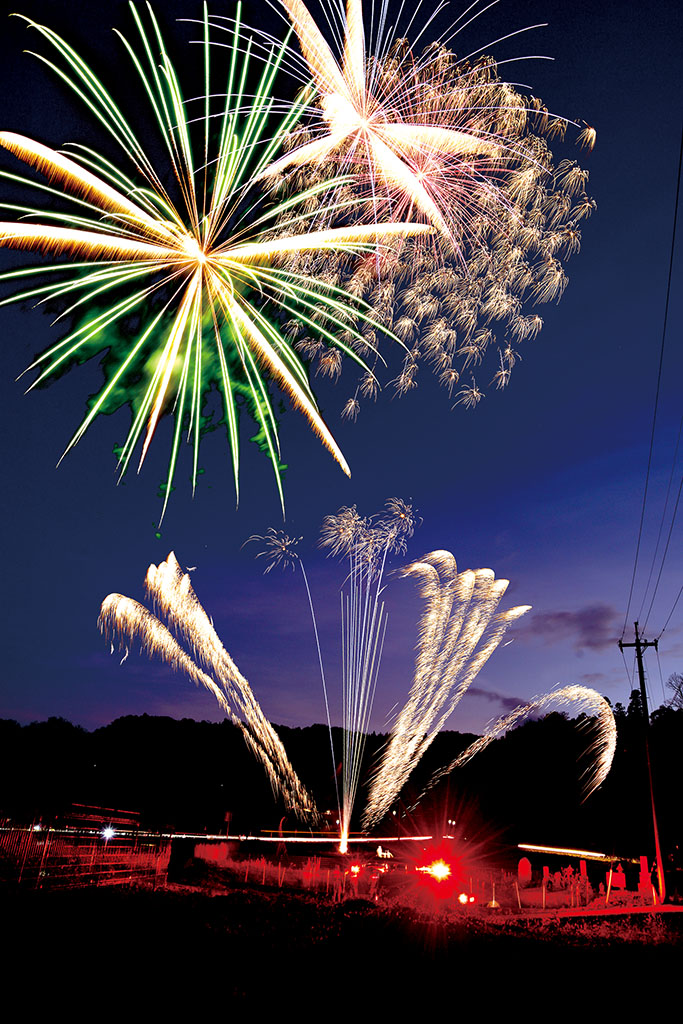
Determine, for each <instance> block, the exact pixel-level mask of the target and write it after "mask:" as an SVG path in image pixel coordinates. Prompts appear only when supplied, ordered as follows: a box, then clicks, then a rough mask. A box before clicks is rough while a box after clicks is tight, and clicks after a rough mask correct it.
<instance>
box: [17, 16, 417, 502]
mask: <svg viewBox="0 0 683 1024" xmlns="http://www.w3.org/2000/svg"><path fill="white" fill-rule="evenodd" d="M148 15H149V19H150V24H151V31H147V30H146V29H145V27H144V25H143V23H142V21H141V18H140V16H139V15H138V13H137V12H136V11H135V8H133V16H134V18H135V23H136V28H137V31H138V35H139V39H138V44H137V49H136V46H135V45H133V44H132V43H131V42H129V41H128V40H127V39H126V38H125V37H123V36H120V38H121V40H122V42H123V45H124V47H125V49H126V51H127V55H128V56H129V58H130V59H131V61H132V66H133V68H134V73H135V75H136V76H137V77H138V78H139V80H140V82H141V84H142V86H143V90H144V93H145V96H146V99H147V101H149V104H150V105H151V111H152V114H153V117H154V122H155V124H156V127H157V128H158V131H159V136H160V139H161V143H162V146H163V150H164V152H165V154H166V157H167V158H168V167H167V168H159V169H156V168H155V167H154V165H153V162H152V160H151V158H150V157H149V155H148V153H147V151H146V149H145V147H144V146H143V144H142V142H141V141H140V139H139V137H138V136H137V135H136V133H135V131H134V129H133V127H132V126H131V125H130V124H129V123H128V121H127V120H126V119H125V118H124V115H123V114H122V112H121V109H120V108H119V106H118V105H117V103H116V102H115V100H114V99H113V98H112V96H111V95H110V94H109V92H108V91H107V90H106V88H105V87H104V85H103V84H102V83H101V81H100V79H99V78H98V76H97V75H96V74H95V73H94V71H93V70H92V69H91V68H90V67H89V66H88V65H87V64H86V63H85V62H84V61H83V60H82V59H81V58H80V57H79V56H78V54H76V53H75V51H74V50H73V49H72V48H71V47H70V46H69V44H68V43H67V42H65V40H63V39H62V38H61V37H60V36H59V35H57V34H56V33H55V32H53V31H52V30H51V29H49V28H47V27H46V26H43V25H39V24H37V23H35V22H32V21H29V20H28V19H26V20H27V21H28V24H29V25H30V27H31V28H32V29H34V30H35V31H36V32H37V33H39V35H40V36H41V37H42V38H43V39H44V40H46V41H47V42H48V43H49V44H50V45H51V47H52V48H53V52H56V56H55V57H54V61H53V60H50V59H47V58H42V57H41V59H42V60H44V62H45V63H46V64H47V65H48V66H49V67H51V68H52V69H53V70H54V71H55V72H56V73H57V74H58V75H59V77H60V78H61V80H62V81H63V82H65V83H66V85H67V86H69V87H70V88H71V89H73V90H74V91H75V92H76V94H77V95H78V96H79V98H80V99H81V100H82V101H84V102H85V104H86V105H87V106H88V107H89V109H90V111H91V112H92V113H93V114H94V115H95V116H96V118H97V119H98V120H99V122H100V124H101V125H102V126H103V127H104V128H105V129H106V132H107V133H108V134H109V136H110V137H111V138H112V139H113V140H114V142H115V143H116V144H117V146H118V147H119V149H120V150H122V152H123V155H124V157H125V160H126V166H127V167H128V168H129V170H130V173H131V174H132V177H131V176H129V174H128V173H127V172H126V171H125V170H124V169H122V168H119V167H116V166H114V165H113V164H112V163H111V162H110V161H108V160H107V159H106V158H105V157H103V156H102V155H101V154H99V153H97V152H95V151H94V150H93V149H92V148H90V147H89V146H83V145H80V146H76V147H72V148H74V149H75V152H73V153H71V152H70V153H69V155H68V156H67V155H65V154H63V153H59V152H57V151H55V150H53V149H51V148H50V147H48V146H45V145H42V144H40V143H38V142H35V141H34V140H32V139H28V138H25V137H24V136H21V135H18V134H16V133H11V132H2V133H0V145H1V146H2V147H4V148H5V149H6V150H8V151H9V152H10V153H12V154H13V155H14V156H15V157H18V158H19V159H21V160H23V161H24V162H25V163H27V164H29V165H30V166H31V167H32V168H33V169H34V170H36V171H38V172H39V173H41V174H43V175H45V176H46V177H47V178H48V180H49V182H50V185H49V186H45V185H43V184H39V183H37V182H35V181H33V180H31V179H28V178H24V177H22V176H18V175H15V174H9V173H8V172H4V171H3V172H0V174H1V176H2V177H3V178H4V179H5V180H10V181H12V182H13V183H15V184H16V183H19V185H20V186H22V187H24V186H26V187H31V188H39V189H41V190H42V192H43V193H47V194H48V195H49V196H50V197H51V198H52V199H55V198H57V199H60V200H64V199H67V200H69V203H70V212H62V211H61V210H56V209H55V210H41V209H38V208H35V207H32V206H16V205H12V204H8V203H5V204H4V206H5V208H6V209H10V210H13V211H17V212H19V213H20V214H21V216H22V218H24V219H21V220H19V221H17V222H5V223H0V245H4V246H8V247H11V248H16V249H22V250H28V251H38V252H40V253H43V254H46V255H48V256H50V257H67V259H66V261H62V262H57V263H56V264H55V265H54V266H53V267H44V266H42V265H41V266H39V267H36V268H26V269H22V270H19V271H11V272H10V273H6V274H4V275H2V277H3V279H4V280H14V279H16V278H19V279H21V278H26V279H29V281H31V283H32V282H33V280H34V275H38V276H39V278H40V277H42V275H44V274H46V273H48V272H49V271H52V273H51V274H50V273H48V276H49V277H50V278H51V283H48V284H43V285H39V286H38V287H33V286H32V287H29V288H28V289H27V290H25V291H23V292H22V293H21V294H19V295H16V296H14V297H13V299H12V300H5V301H17V300H19V299H29V298H30V299H38V300H40V301H43V302H45V301H57V302H59V303H60V304H61V305H64V304H65V303H66V304H68V303H70V305H68V308H67V309H66V310H65V313H64V314H63V315H68V316H70V317H72V318H73V319H74V320H75V321H76V326H75V327H74V329H73V330H71V331H70V332H69V333H68V334H67V336H66V337H64V338H62V340H61V341H59V342H58V343H57V344H56V345H54V346H53V347H52V348H50V349H49V350H48V351H47V352H45V353H44V354H43V355H42V356H40V357H39V358H38V359H37V360H36V361H35V362H34V363H33V365H32V367H30V369H35V368H38V369H39V371H40V372H39V375H38V377H37V379H36V380H35V381H34V383H33V385H32V386H35V385H37V384H39V383H42V382H44V381H46V380H47V379H48V378H50V377H52V376H54V375H55V374H57V373H58V372H60V371H61V370H63V369H64V368H65V367H67V366H69V365H70V364H71V363H72V362H74V361H76V360H79V361H83V359H84V358H86V357H88V356H90V355H92V354H94V353H95V352H103V351H105V350H108V354H107V356H106V358H105V361H104V364H103V365H104V369H105V374H106V377H107V380H106V384H105V386H104V387H103V388H102V390H101V391H100V392H99V394H98V395H97V396H95V398H94V399H93V400H92V401H91V404H90V410H89V412H88V414H87V416H86V417H85V419H84V420H83V422H82V423H81V425H80V427H79V428H78V430H77V431H76V433H75V434H74V436H73V437H72V439H71V441H70V442H69V445H68V447H67V451H68V450H69V449H70V448H72V447H73V446H74V445H75V444H76V443H77V442H78V441H79V440H80V439H81V438H82V437H83V435H84V433H85V432H86V430H87V429H88V427H89V426H90V424H91V423H92V422H93V420H94V419H95V418H96V417H97V416H98V415H99V414H100V413H104V412H111V411H113V409H115V408H118V407H119V406H120V405H123V404H130V405H131V408H132V413H133V422H132V426H131V429H130V431H129V433H128V436H127V438H126V441H125V443H124V444H123V446H122V449H121V453H120V461H119V467H120V471H121V474H123V473H125V472H126V470H127V468H128V466H129V463H130V460H131V458H132V456H133V454H134V451H135V449H136V447H137V445H138V442H141V452H140V458H139V464H138V469H139V468H140V466H141V465H142V463H143V461H144V459H145V456H146V454H147V451H148V448H149V445H150V442H151V440H152V437H153V435H154V433H155V429H156V427H157V424H158V422H159V419H160V417H161V416H162V415H164V413H166V412H168V411H169V410H171V409H172V411H173V412H174V415H175V429H174V434H173V441H172V448H171V455H170V460H169V467H168V479H167V482H166V485H165V490H166V497H165V501H164V506H163V509H162V518H163V514H164V512H165V509H166V503H167V501H168V497H169V494H170V491H171V489H172V484H173V477H174V473H175V469H176V462H177V458H178V451H179V445H180V442H181V439H182V436H183V433H184V432H185V431H186V432H187V437H188V440H189V441H191V443H192V449H193V470H192V480H193V487H194V485H195V483H196V479H197V473H198V452H199V442H200V438H201V436H202V434H203V432H204V431H205V430H206V429H209V428H210V426H211V424H210V422H209V420H207V414H206V412H205V410H204V407H203V403H204V399H205V397H206V395H207V392H208V391H209V390H211V388H212V387H213V386H216V387H217V388H218V390H219V391H220V394H221V396H222V402H223V421H224V423H225V425H226V431H227V435H228V441H229V446H230V451H231V454H232V464H233V469H234V477H235V487H236V491H237V493H239V492H238V479H239V427H238V415H239V404H240V402H245V403H246V406H247V408H248V410H249V412H250V414H251V415H252V416H253V417H254V419H255V420H256V422H257V424H258V427H259V435H258V440H259V443H260V444H261V446H262V447H263V449H264V450H265V451H266V453H267V455H268V456H269V458H270V461H271V463H272V465H273V468H274V470H275V476H276V480H277V486H278V489H279V493H280V500H281V501H282V500H283V496H282V485H281V479H280V469H281V464H280V449H279V443H278V430H277V423H276V419H275V415H274V411H273V408H272V403H271V399H270V396H269V392H268V381H269V380H272V381H274V382H275V383H276V384H277V385H278V386H279V387H280V388H281V389H282V391H283V392H284V393H285V394H286V395H287V397H288V398H289V399H290V400H291V402H292V403H293V405H294V406H295V407H296V408H298V409H299V410H300V411H301V412H302V413H303V414H304V415H305V416H306V418H307V420H308V422H309V424H310V426H311V429H312V430H313V431H314V432H315V433H316V434H317V436H318V437H319V438H320V440H321V441H322V443H323V444H324V445H325V446H326V447H327V448H328V449H329V450H330V452H331V453H332V454H333V456H334V457H335V458H336V459H337V461H338V462H339V464H340V466H341V467H342V469H343V470H344V471H345V472H347V473H348V472H349V469H348V466H347V464H346V461H345V459H344V457H343V455H342V453H341V451H340V449H339V447H338V445H337V443H336V441H335V440H334V438H333V436H332V434H331V433H330V431H329V429H328V427H327V426H326V424H325V423H324V421H323V419H322V417H321V416H320V413H319V411H318V408H317V404H316V401H315V397H314V395H313V392H312V390H311V387H310V385H309V383H308V378H307V374H306V371H305V368H304V366H303V364H302V363H301V361H300V360H299V359H298V357H297V355H296V353H295V352H294V351H293V349H292V347H291V345H290V343H289V342H288V341H287V339H286V337H285V336H284V335H283V334H282V331H281V329H280V327H279V326H278V324H277V322H276V319H277V318H282V317H283V316H290V317H294V318H296V320H297V322H299V323H301V324H305V325H307V326H308V327H311V328H312V329H313V333H314V335H315V336H316V338H317V339H318V341H319V343H320V344H321V345H323V346H324V347H327V346H333V347H336V349H337V350H338V352H339V353H340V355H339V358H340V359H341V353H343V354H348V355H350V356H352V357H353V358H354V359H355V360H356V361H359V358H360V357H359V356H358V355H357V353H356V352H355V351H353V349H352V348H351V347H350V346H349V345H348V343H347V342H345V341H344V340H342V338H341V337H340V336H338V335H339V334H340V330H339V329H340V327H342V326H343V327H344V332H345V337H349V338H354V339H356V340H357V338H358V337H359V332H358V329H357V327H355V326H353V324H354V323H356V322H357V321H358V313H359V312H360V319H361V321H366V323H367V325H368V326H369V327H373V325H374V326H377V324H376V322H375V320H374V319H373V318H372V317H371V316H370V315H369V313H368V312H367V311H366V310H365V307H364V306H363V304H360V305H359V303H358V302H357V301H356V300H354V298H353V297H352V296H350V295H348V294H346V293H344V292H343V291H342V290H340V289H339V288H337V287H334V286H333V285H330V284H329V283H327V282H325V281H322V280H318V279H315V278H312V277H310V275H305V274H301V273H300V272H298V271H296V270H294V269H292V268H291V267H290V268H289V269H287V268H283V267H282V266H280V265H278V261H282V260H283V258H285V257H286V258H288V259H293V258H295V257H296V258H301V256H302V254H304V253H307V254H311V253H312V254H318V255H320V254H322V253H325V252H327V251H332V250H334V251H337V250H340V251H345V252H351V253H356V254H357V253H358V252H367V251H375V250H376V249H377V246H378V244H379V243H380V242H382V241H383V240H385V239H390V238H392V237H393V238H402V237H404V235H405V234H406V233H410V232H424V230H425V228H424V226H419V225H403V224H400V223H395V222H394V223H391V224H386V225H382V226H379V225H377V224H376V223H374V224H361V223H356V224H353V225H350V226H347V227H344V228H332V229H327V230H325V229H319V230H310V219H309V221H308V223H307V222H306V215H305V207H306V204H307V203H308V202H309V201H310V200H312V199H313V198H314V197H315V195H316V194H317V192H318V191H319V190H318V189H316V188H312V189H304V190H303V191H302V192H301V193H300V194H299V195H297V196H294V197H291V196H290V197H287V198H286V199H281V200H280V201H273V200H272V197H269V195H268V193H264V192H263V191H257V190H255V189H254V182H255V180H256V179H257V178H259V176H260V174H261V171H262V170H263V169H264V168H265V167H266V166H267V165H268V164H269V163H270V162H272V159H273V157H274V156H275V155H276V153H277V150H278V147H279V145H280V143H281V141H282V138H283V137H284V135H285V133H286V132H287V131H289V130H290V129H291V128H292V127H293V125H294V124H295V123H296V120H297V117H298V116H299V113H300V105H298V104H294V105H293V106H291V107H290V108H289V109H288V110H287V111H286V113H285V114H284V115H283V116H282V117H281V120H280V123H279V125H278V126H276V127H275V129H274V128H273V113H274V102H275V101H274V98H273V95H272V89H273V82H274V79H275V75H276V73H277V71H278V68H279V65H280V62H281V59H282V51H281V48H280V51H279V52H275V50H273V52H271V53H270V54H269V55H268V56H267V57H266V59H265V60H264V61H262V62H261V70H260V75H259V76H258V79H257V85H256V91H255V93H254V95H247V93H246V92H245V87H246V82H247V81H248V80H249V77H250V75H252V74H253V67H251V68H250V63H249V54H250V43H249V42H243V41H242V30H241V24H240V7H239V5H238V7H237V14H236V20H235V23H234V26H233V29H232V34H231V39H230V44H229V46H228V48H227V53H226V51H223V52H224V53H226V66H227V79H228V82H227V90H226V91H225V99H224V100H221V106H220V107H218V106H217V104H216V101H215V99H214V97H213V94H212V92H211V87H210V82H211V64H210V60H209V54H210V45H209V24H208V15H207V12H206V7H205V8H204V21H203V29H204V32H203V36H204V38H203V46H202V53H203V74H204V81H205V86H206V97H205V98H204V100H203V102H202V103H201V104H200V105H199V106H197V108H196V109H195V107H194V106H193V107H192V109H191V110H190V109H189V105H188V103H187V102H186V101H185V100H184V98H183V93H182V90H181V85H180V80H179V76H178V74H177V72H176V69H175V67H174V65H173V63H172V61H171V58H170V57H169V54H168V52H167V50H166V47H165V44H164V41H163V37H162V35H161V32H160V29H159V25H158V23H157V21H156V19H155V17H154V15H153V13H152V12H151V9H148ZM167 181H168V183H169V184H168V188H167V185H166V182H167ZM54 186H57V187H54ZM27 217H28V221H27V220H26V219H25V218H27ZM36 218H38V219H39V220H40V222H38V223H37V222H36ZM302 219H303V222H304V224H303V226H302ZM274 226H277V231H276V235H277V237H273V228H274ZM74 260H76V262H74ZM93 262H94V266H93ZM322 309H324V310H326V313H327V316H326V324H325V325H320V324H316V323H315V321H314V320H313V316H312V314H313V312H314V311H316V310H317V311H318V312H319V311H320V310H322ZM140 320H142V321H143V326H142V327H141V325H140V322H139V321H140ZM349 321H352V323H349ZM373 329H374V327H373ZM361 362H362V360H361Z"/></svg>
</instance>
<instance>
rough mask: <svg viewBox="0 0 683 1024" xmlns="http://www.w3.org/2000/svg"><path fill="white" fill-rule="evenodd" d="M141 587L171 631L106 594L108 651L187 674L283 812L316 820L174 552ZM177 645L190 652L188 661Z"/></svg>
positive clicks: (103, 618) (103, 622) (102, 624)
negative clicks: (138, 655)
mask: <svg viewBox="0 0 683 1024" xmlns="http://www.w3.org/2000/svg"><path fill="white" fill-rule="evenodd" d="M145 586H146V589H147V593H148V595H149V596H150V598H151V600H152V601H153V603H154V607H155V610H156V611H159V612H160V613H161V614H162V615H163V616H164V618H165V619H166V621H167V622H168V626H169V627H170V628H167V627H166V626H165V625H164V624H163V622H161V620H160V619H159V618H158V617H157V616H156V615H154V614H153V613H152V612H150V611H149V610H148V609H147V608H145V607H144V606H143V605H141V604H139V603H138V602H137V601H133V600H131V599H130V598H127V597H123V596H122V595H121V594H110V595H109V596H108V597H107V598H105V600H104V601H103V602H102V608H101V611H100V617H99V620H98V625H99V628H100V630H101V632H102V633H103V634H104V635H105V636H107V637H108V638H109V639H110V641H111V642H112V646H113V644H114V643H118V644H119V645H123V644H125V645H126V647H128V645H131V644H133V643H134V642H135V641H139V642H140V643H141V645H142V650H143V651H144V652H145V653H146V654H147V655H149V657H157V658H160V659H161V660H162V661H164V662H165V663H166V664H167V665H170V666H171V667H172V668H173V669H176V670H182V671H184V672H186V673H187V675H188V676H189V678H190V679H191V680H192V682H194V683H195V685H200V686H204V687H205V688H206V689H207V690H208V691H209V692H210V693H212V694H213V696H214V697H215V698H216V700H217V701H218V703H219V705H220V707H221V708H222V710H223V711H224V712H225V713H226V714H227V715H228V717H229V718H230V720H231V721H232V722H234V723H235V724H236V725H237V726H238V727H239V728H240V729H241V731H242V734H243V736H244V738H245V740H246V742H247V744H248V745H249V747H250V748H251V750H252V751H253V753H254V754H255V756H256V757H257V758H258V759H259V760H260V761H261V764H262V765H263V766H264V768H265V769H266V772H267V774H268V778H269V780H270V784H271V786H272V788H273V793H274V794H276V795H277V794H281V795H282V797H283V799H284V801H285V804H286V805H287V807H288V808H290V809H291V810H292V811H294V812H295V813H296V814H298V815H299V816H300V817H303V818H309V819H310V818H313V819H317V810H316V808H315V804H314V802H313V800H312V798H311V797H310V796H309V794H308V793H307V791H306V789H305V788H304V786H303V785H302V784H301V782H300V780H299V778H298V776H297V774H296V772H295V771H294V769H293V768H292V766H291V764H290V762H289V759H288V758H287V755H286V753H285V749H284V747H283V745H282V742H281V740H280V738H279V736H278V735H277V733H276V732H275V730H274V729H273V727H272V725H271V724H270V722H269V721H268V720H267V718H266V717H265V715H264V714H263V711H262V709H261V707H260V705H259V703H258V701H257V700H256V697H255V696H254V694H253V692H252V689H251V687H250V686H249V683H248V682H247V680H246V679H245V678H244V676H243V675H242V673H241V672H240V671H239V669H238V668H237V666H236V665H235V663H234V661H233V660H232V658H231V657H230V655H229V654H228V652H227V651H226V650H225V648H224V647H223V645H222V643H221V641H220V639H219V638H218V635H217V633H216V631H215V629H214V628H213V625H212V623H211V620H210V619H209V617H208V615H207V614H206V612H205V611H204V609H203V608H202V606H201V604H200V603H199V601H198V599H197V597H196V595H195V593H194V591H193V589H192V585H191V582H190V577H189V576H188V575H186V574H183V573H182V572H181V570H180V566H179V565H178V562H177V560H176V558H175V555H174V554H173V552H171V554H170V555H169V556H168V558H167V559H166V561H165V562H162V563H161V564H160V565H158V566H156V565H150V567H149V570H148V572H147V578H146V580H145ZM173 634H175V636H174V635H173ZM179 641H182V642H183V643H184V644H186V645H187V646H188V647H189V649H190V651H191V655H190V654H188V653H187V651H185V650H183V648H182V646H181V645H180V642H179ZM201 665H203V666H204V667H203V668H202V667H201Z"/></svg>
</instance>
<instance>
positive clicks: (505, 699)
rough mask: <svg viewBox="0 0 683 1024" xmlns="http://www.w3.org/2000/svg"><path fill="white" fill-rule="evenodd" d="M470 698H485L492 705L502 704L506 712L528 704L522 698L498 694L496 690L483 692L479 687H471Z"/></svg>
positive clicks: (468, 693) (468, 694)
mask: <svg viewBox="0 0 683 1024" xmlns="http://www.w3.org/2000/svg"><path fill="white" fill-rule="evenodd" d="M467 696H468V697H483V698H484V700H488V701H490V702H491V703H492V704H493V703H496V704H500V706H501V707H502V708H503V710H504V711H514V710H515V708H518V707H519V705H520V704H526V703H527V701H526V700H524V699H523V698H522V697H511V696H510V695H509V694H506V693H496V692H495V690H483V689H482V688H481V687H479V686H470V688H469V690H468V691H467Z"/></svg>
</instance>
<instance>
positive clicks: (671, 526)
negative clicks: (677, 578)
mask: <svg viewBox="0 0 683 1024" xmlns="http://www.w3.org/2000/svg"><path fill="white" fill-rule="evenodd" d="M682 490H683V476H682V477H681V482H680V484H679V485H678V494H677V495H676V504H675V505H674V512H673V516H672V517H671V524H670V526H669V535H668V537H667V538H666V545H665V547H664V554H663V555H662V564H661V565H660V567H659V575H658V576H657V582H656V583H655V589H654V590H653V592H652V600H651V601H650V607H649V608H648V610H647V616H646V617H645V624H644V626H643V629H647V624H648V620H649V618H650V612H651V611H652V605H653V604H654V603H655V597H656V596H657V588H658V587H659V581H660V580H661V578H662V570H663V569H664V562H665V561H666V555H667V552H668V550H669V543H670V541H671V534H672V533H673V528H674V523H675V522H676V513H677V512H678V503H679V502H680V500H681V491H682ZM667 621H668V620H667ZM662 632H664V631H663V630H662Z"/></svg>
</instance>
